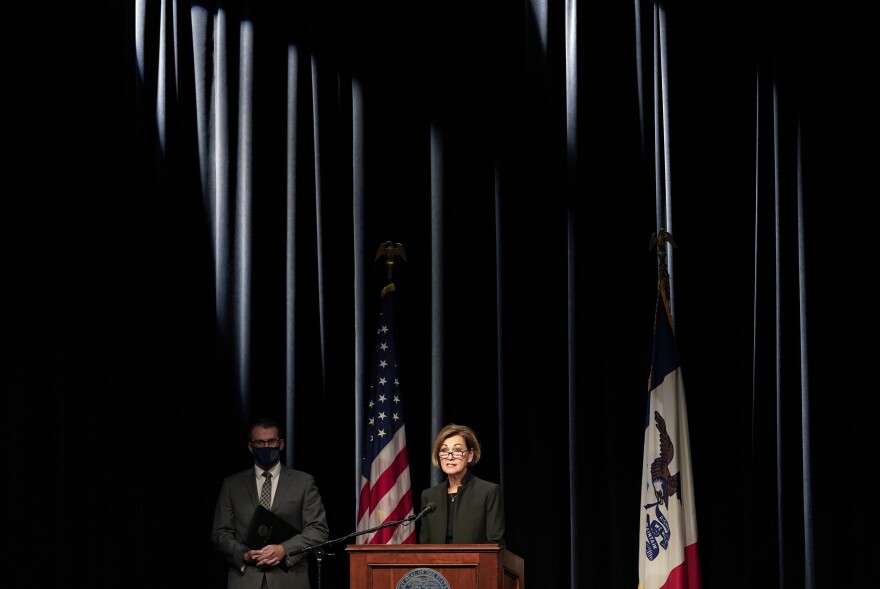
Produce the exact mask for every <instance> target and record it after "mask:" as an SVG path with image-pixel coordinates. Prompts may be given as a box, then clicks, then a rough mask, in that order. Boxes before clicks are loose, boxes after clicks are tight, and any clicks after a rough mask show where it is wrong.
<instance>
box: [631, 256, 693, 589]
mask: <svg viewBox="0 0 880 589" xmlns="http://www.w3.org/2000/svg"><path fill="white" fill-rule="evenodd" d="M657 286H658V288H657V303H656V308H655V311H654V354H653V359H652V361H651V373H650V376H649V377H648V388H647V390H648V403H647V405H648V407H647V414H646V419H645V440H644V458H643V461H642V494H641V505H640V506H639V515H640V517H639V520H640V521H639V532H640V533H639V589H700V588H701V587H702V579H701V575H700V555H699V551H698V550H697V512H696V503H695V502H694V485H693V475H692V470H691V449H690V440H689V434H688V421H687V405H686V403H685V397H684V381H683V379H682V373H681V366H680V362H679V357H678V348H677V346H676V343H675V332H674V327H673V325H674V323H673V321H672V316H671V313H670V305H669V296H668V293H669V273H668V270H667V267H666V264H665V262H664V263H661V264H660V272H659V279H658V282H657Z"/></svg>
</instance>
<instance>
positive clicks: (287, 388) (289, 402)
mask: <svg viewBox="0 0 880 589" xmlns="http://www.w3.org/2000/svg"><path fill="white" fill-rule="evenodd" d="M298 103H299V52H298V51H297V48H296V47H295V46H294V45H288V47H287V109H286V110H287V149H286V152H287V165H286V170H285V173H286V177H287V184H286V190H285V200H286V207H287V215H286V216H287V225H286V228H285V246H284V274H285V281H284V283H285V284H284V289H285V293H284V316H285V322H284V325H285V326H286V327H285V330H284V338H285V339H284V403H285V405H284V406H285V407H286V408H287V411H285V421H286V423H285V424H284V431H286V432H287V435H288V436H290V439H291V440H293V439H294V437H293V432H294V427H293V426H294V419H293V412H294V408H295V407H296V362H295V357H296V202H297V190H296V188H297V186H296V177H297V174H296V172H297V170H296V161H297V159H296V156H297V144H296V138H297V128H298V123H299V118H298V116H297V115H298V114H299V109H298V108H297V105H298ZM295 446H297V444H287V445H286V446H285V447H284V449H285V450H286V454H287V455H286V460H287V465H288V466H293V464H294V463H295V460H294V458H295V456H294V449H295Z"/></svg>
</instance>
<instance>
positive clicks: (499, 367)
mask: <svg viewBox="0 0 880 589" xmlns="http://www.w3.org/2000/svg"><path fill="white" fill-rule="evenodd" d="M492 165H493V168H494V188H495V342H496V345H497V355H496V373H497V378H498V391H497V394H498V398H497V400H498V442H497V443H496V445H495V447H496V448H498V463H499V465H500V467H501V468H500V469H499V474H500V480H499V484H500V485H501V488H502V489H503V488H504V479H505V476H504V464H505V462H504V440H505V438H506V436H505V435H504V370H503V367H504V325H503V323H504V313H503V307H502V304H503V302H504V297H503V296H502V292H503V290H502V289H503V288H504V277H503V269H504V264H503V256H502V252H501V244H502V239H501V171H500V170H499V169H498V155H497V151H496V155H495V159H494V161H493V162H492Z"/></svg>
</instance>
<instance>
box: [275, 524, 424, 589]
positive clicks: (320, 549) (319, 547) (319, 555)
mask: <svg viewBox="0 0 880 589" xmlns="http://www.w3.org/2000/svg"><path fill="white" fill-rule="evenodd" d="M432 511H433V510H432ZM424 515H425V512H422V513H419V514H418V515H416V514H412V515H408V516H406V517H405V518H403V519H399V520H395V521H390V522H385V523H384V524H381V525H378V526H376V527H374V528H370V529H368V530H360V531H358V532H352V533H351V534H348V535H346V536H342V537H341V538H336V539H335V540H327V541H326V542H321V543H320V544H315V545H314V546H306V547H305V548H298V549H296V550H294V551H292V552H288V553H287V556H297V555H299V554H305V553H306V552H314V553H315V560H316V561H317V564H318V589H321V560H322V559H323V558H324V553H325V550H324V549H325V548H328V547H330V546H333V545H334V544H339V543H340V542H345V541H346V540H348V539H349V538H354V537H356V536H362V535H364V534H369V533H370V532H375V531H377V530H381V529H382V528H387V527H390V526H399V525H400V524H408V523H412V522H414V521H416V520H418V519H419V518H421V517H422V516H424ZM328 554H329V555H330V556H333V553H332V552H330V553H328Z"/></svg>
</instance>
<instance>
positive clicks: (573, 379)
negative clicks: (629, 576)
mask: <svg viewBox="0 0 880 589" xmlns="http://www.w3.org/2000/svg"><path fill="white" fill-rule="evenodd" d="M577 24H578V20H577V0H566V2H565V135H566V164H567V165H566V183H565V192H566V200H567V205H568V206H567V212H566V241H567V245H568V248H567V249H568V251H567V252H566V257H567V259H566V273H567V277H566V281H567V283H568V294H567V299H566V305H567V307H568V309H567V312H568V334H567V336H568V360H567V362H568V467H569V468H568V471H569V472H570V473H571V475H570V476H569V479H568V508H569V514H570V516H569V521H571V522H573V523H572V525H570V526H569V531H568V532H569V542H568V550H569V555H570V556H569V562H570V565H569V566H570V567H571V586H572V587H579V586H580V583H579V582H578V571H579V570H580V569H579V567H578V566H577V563H578V558H577V555H578V553H579V552H580V550H579V544H578V534H577V530H578V526H577V525H575V523H574V522H577V521H578V509H577V506H578V501H577V497H578V492H579V486H578V476H577V473H578V472H580V469H579V468H578V464H579V463H580V459H579V458H578V452H577V447H578V444H577V436H576V434H575V432H576V430H577V415H578V411H577V386H576V385H577V374H576V366H577V348H576V346H575V339H576V338H575V332H576V327H577V326H576V313H575V310H576V307H575V301H576V300H577V289H576V287H575V275H576V273H577V272H576V268H575V252H576V249H577V244H576V242H575V214H574V208H575V207H574V203H575V199H576V198H577V163H578V161H577V160H578V151H577V147H578V145H577V131H578V118H577V114H578V111H577V106H578V93H577V89H578V76H577V65H578V64H577V46H578V36H577Z"/></svg>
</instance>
